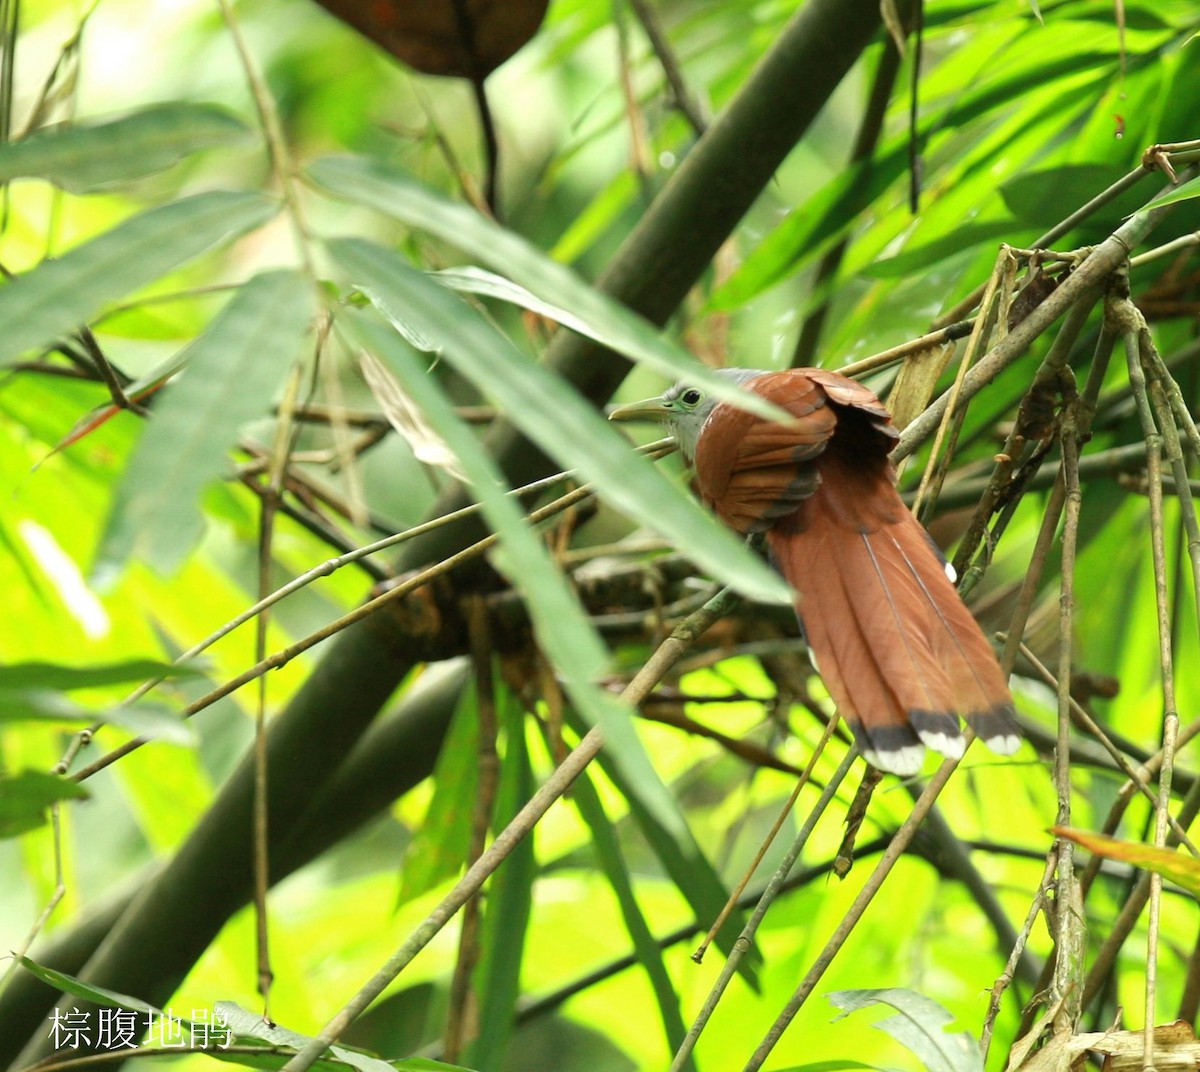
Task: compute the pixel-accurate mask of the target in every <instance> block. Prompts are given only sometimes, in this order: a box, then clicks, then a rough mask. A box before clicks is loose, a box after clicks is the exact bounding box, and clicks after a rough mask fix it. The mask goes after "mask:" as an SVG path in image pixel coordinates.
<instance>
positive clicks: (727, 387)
mask: <svg viewBox="0 0 1200 1072" xmlns="http://www.w3.org/2000/svg"><path fill="white" fill-rule="evenodd" d="M308 173H309V176H310V177H311V178H312V179H313V180H315V181H316V182H317V183H319V184H320V185H321V186H324V187H325V188H326V189H327V190H329V191H331V192H332V193H335V194H339V195H341V196H343V197H348V198H351V199H353V200H355V201H358V202H359V203H361V204H364V205H368V206H370V207H371V208H375V209H377V210H379V211H380V212H384V213H386V214H387V215H389V216H394V217H395V218H396V219H398V220H401V221H403V222H404V223H406V224H408V225H409V226H410V227H414V228H416V229H417V230H420V231H423V232H425V233H427V234H432V235H436V236H437V237H438V238H441V239H442V240H443V241H446V242H449V243H450V244H451V245H454V246H457V247H458V248H459V249H462V250H465V251H466V252H467V253H469V254H470V255H471V256H473V257H477V258H478V259H479V260H480V261H482V262H483V263H484V264H486V265H487V266H488V267H489V268H491V269H492V270H493V271H497V272H503V273H504V274H505V276H508V277H510V278H511V279H512V280H514V281H515V282H516V283H517V284H519V286H518V287H516V288H513V290H512V291H511V292H509V293H508V294H497V296H499V297H503V298H504V300H506V301H516V302H517V304H519V305H520V304H525V301H526V300H528V299H524V300H523V299H522V298H518V297H516V296H515V295H516V294H517V292H518V291H521V290H523V291H524V292H526V294H528V295H533V296H536V298H537V299H538V300H539V301H540V302H541V303H544V309H545V310H554V311H548V312H547V315H549V316H552V317H554V318H555V319H558V313H559V312H562V313H563V315H564V316H569V318H570V320H569V322H568V321H567V320H563V321H561V322H562V323H564V324H568V323H569V326H572V327H574V328H575V330H577V331H580V332H581V334H584V335H587V336H588V337H589V338H592V339H596V340H597V341H599V342H602V343H603V344H604V345H605V346H607V347H609V348H610V349H612V350H616V351H618V352H620V353H623V354H625V355H626V356H628V357H631V358H633V359H634V360H636V361H640V362H642V363H644V364H646V365H649V366H650V367H651V368H653V369H655V370H657V371H658V372H660V373H662V374H663V375H664V376H666V377H668V378H670V379H677V378H681V377H682V378H685V379H688V380H691V381H694V382H695V383H696V385H697V386H699V387H704V388H705V389H706V390H709V391H711V392H712V393H713V394H715V395H716V396H717V397H718V398H722V399H727V400H729V401H732V402H735V403H737V404H739V405H743V406H746V407H747V408H750V409H752V410H754V411H755V412H757V413H761V414H762V415H763V416H771V415H772V412H773V411H772V410H771V408H770V407H768V406H764V405H763V404H762V400H761V399H755V398H752V397H748V396H747V395H746V393H745V392H741V391H738V390H737V389H736V387H734V386H732V385H731V384H730V383H729V381H728V380H726V379H724V378H722V377H720V376H714V375H712V373H711V372H709V371H708V370H707V369H706V368H704V366H702V365H700V364H699V363H698V362H697V361H696V359H695V358H694V357H693V356H692V355H691V354H690V353H688V352H687V351H686V350H684V349H683V348H681V347H679V346H677V345H675V344H674V343H672V342H671V341H670V340H668V339H667V338H666V337H665V336H664V335H662V333H661V332H660V331H659V330H658V328H656V327H655V326H654V325H653V324H651V323H649V321H647V320H644V319H643V318H642V317H640V316H638V315H637V314H636V313H634V312H632V311H630V310H629V309H627V308H626V307H625V306H624V305H622V304H621V303H620V302H618V301H616V300H614V299H613V298H610V297H609V296H608V295H607V294H604V293H603V292H602V291H599V290H597V289H596V288H595V287H593V286H591V285H590V284H589V283H587V282H585V281H584V280H583V279H581V278H580V277H579V275H577V274H576V273H575V272H574V271H572V270H571V269H570V268H568V267H566V266H565V265H562V264H559V263H558V262H557V261H554V260H551V259H550V258H549V257H548V256H547V255H546V254H545V253H543V252H542V251H541V250H540V249H538V248H537V247H536V246H534V245H533V244H532V243H530V242H528V241H526V240H525V239H524V238H522V237H521V236H520V235H518V234H515V233H514V232H512V231H509V230H506V229H505V228H503V227H501V226H500V225H499V224H497V223H494V222H493V221H492V220H489V219H487V218H486V217H485V216H482V215H481V214H480V213H478V212H477V211H475V209H473V208H471V207H470V206H468V205H464V204H460V203H458V202H456V201H451V200H449V199H448V198H446V197H443V196H442V195H441V194H439V193H437V192H436V191H434V190H431V189H430V188H429V187H427V186H424V185H422V184H421V183H419V182H417V181H415V180H414V179H412V178H410V177H409V176H408V175H406V174H404V173H403V172H400V171H396V170H393V169H389V168H387V167H385V166H384V165H382V164H379V163H377V162H375V161H368V160H364V159H361V158H358V157H330V158H327V159H325V160H318V161H317V162H316V163H315V164H313V166H312V167H311V168H309V171H308ZM460 278H462V277H461V276H460ZM492 278H493V279H494V278H496V277H492ZM528 307H529V308H535V309H537V311H543V307H538V306H533V305H530V306H528ZM565 310H570V313H569V314H568V313H566V312H565ZM580 324H585V325H587V328H586V330H584V329H583V328H582V327H578V326H576V325H580ZM776 415H777V414H776Z"/></svg>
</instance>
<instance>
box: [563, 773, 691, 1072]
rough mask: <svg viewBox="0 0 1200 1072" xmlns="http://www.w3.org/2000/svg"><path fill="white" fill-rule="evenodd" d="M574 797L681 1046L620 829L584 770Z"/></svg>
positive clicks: (680, 1029) (673, 1002)
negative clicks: (607, 812) (627, 860)
mask: <svg viewBox="0 0 1200 1072" xmlns="http://www.w3.org/2000/svg"><path fill="white" fill-rule="evenodd" d="M571 799H572V801H574V803H575V807H576V808H578V809H579V815H580V817H581V818H582V819H583V821H584V822H585V823H587V826H588V829H589V830H590V831H591V832H592V848H593V849H594V850H595V853H596V860H597V862H598V863H599V864H600V868H601V870H602V871H603V872H604V875H605V877H606V878H607V879H608V884H609V885H610V886H611V887H612V891H613V894H614V896H615V897H616V899H617V904H618V905H619V907H620V909H621V917H622V918H623V919H624V921H625V929H626V931H627V932H628V933H629V937H630V940H631V941H632V942H633V950H634V953H635V954H636V957H637V963H638V964H639V965H641V967H642V969H643V970H644V971H645V973H646V976H647V978H648V979H649V980H650V986H651V988H652V989H653V991H654V999H655V1001H656V1002H657V1003H658V1014H659V1016H660V1017H661V1019H662V1022H663V1029H664V1031H665V1032H666V1037H667V1045H668V1047H669V1048H670V1050H671V1051H672V1052H674V1051H676V1050H678V1048H679V1045H680V1043H682V1042H683V1038H684V1035H685V1033H686V1030H687V1029H686V1027H685V1026H684V1022H683V1014H682V1012H681V1010H680V1006H679V995H678V994H676V992H675V987H674V986H673V985H672V983H671V976H670V974H669V973H668V971H667V966H666V964H665V962H664V961H663V955H662V948H661V947H660V946H659V944H658V942H657V941H655V939H654V934H653V933H652V932H651V930H650V925H649V924H648V923H647V922H646V917H645V916H644V915H643V914H642V910H641V907H640V906H639V905H638V902H637V896H636V894H635V893H634V889H633V880H632V878H631V876H630V874H629V868H628V867H627V866H626V863H625V858H624V856H623V855H622V853H621V847H620V843H619V841H618V840H617V833H616V830H615V828H614V827H613V824H612V822H611V820H610V819H609V818H608V815H607V814H605V811H604V805H603V803H602V802H601V800H600V795H599V793H597V792H596V787H595V786H594V785H593V784H592V780H591V778H590V777H589V776H588V774H587V772H586V771H585V772H584V773H583V774H581V775H580V776H579V777H578V778H577V779H576V780H575V783H574V785H573V786H572V787H571ZM694 1066H695V1065H694V1062H693V1061H690V1060H689V1062H688V1066H687V1067H689V1068H694Z"/></svg>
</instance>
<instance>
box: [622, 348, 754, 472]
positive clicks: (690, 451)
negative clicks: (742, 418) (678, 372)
mask: <svg viewBox="0 0 1200 1072" xmlns="http://www.w3.org/2000/svg"><path fill="white" fill-rule="evenodd" d="M713 371H714V372H715V373H716V374H717V375H718V376H721V377H724V378H726V379H730V380H733V381H734V382H735V383H745V382H746V381H748V380H752V379H754V377H756V376H761V375H762V372H763V370H762V369H743V368H726V369H714V370H713ZM720 401H721V400H720V399H719V398H717V397H716V396H715V395H712V394H710V393H709V392H708V391H706V390H704V389H702V388H700V387H695V386H693V385H692V384H690V383H688V382H687V381H686V380H681V381H680V382H679V383H677V384H675V386H674V387H670V388H668V389H667V390H666V391H664V392H663V393H662V394H661V395H659V396H658V397H657V398H647V399H646V400H645V401H643V402H633V403H630V404H629V405H627V406H620V407H618V408H617V409H615V410H613V412H612V413H611V414H609V420H613V421H634V420H643V421H644V420H657V421H661V422H662V423H663V424H665V425H666V426H667V427H668V428H669V429H670V431H671V434H672V435H673V436H674V437H675V439H676V441H677V442H678V443H679V449H680V450H682V451H683V453H684V456H685V457H686V458H687V459H688V460H689V461H691V459H692V458H694V457H695V456H696V441H697V440H698V439H699V438H700V431H701V429H703V427H704V422H705V421H707V420H708V415H709V414H710V413H712V411H713V407H715V406H716V405H717V403H719V402H720Z"/></svg>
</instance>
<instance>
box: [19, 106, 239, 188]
mask: <svg viewBox="0 0 1200 1072" xmlns="http://www.w3.org/2000/svg"><path fill="white" fill-rule="evenodd" d="M251 133H252V132H251V130H250V128H249V127H247V126H246V124H245V123H243V122H242V121H241V120H240V119H238V118H237V117H236V116H234V115H232V114H230V113H229V112H227V111H225V110H224V109H222V108H217V107H215V106H213V105H211V104H189V103H188V102H186V101H171V102H168V103H166V104H154V105H151V106H150V107H148V108H143V109H142V110H140V111H137V112H133V113H132V114H130V115H124V116H121V117H119V118H116V119H111V118H110V119H100V120H95V119H93V120H87V121H83V122H79V123H59V124H56V125H54V126H49V127H43V128H41V129H40V130H38V131H36V132H35V133H33V134H30V135H29V137H27V138H22V139H21V140H20V141H16V142H10V143H9V144H7V145H4V146H2V147H0V182H8V181H9V180H10V179H16V178H37V179H46V180H47V181H48V182H52V183H54V184H55V185H56V186H61V187H62V188H63V189H64V190H70V191H71V192H72V193H88V192H90V191H92V190H98V189H102V188H103V187H106V186H113V185H115V184H117V183H122V182H128V181H129V180H131V179H140V178H142V177H143V176H145V175H152V174H154V173H155V172H156V171H163V170H165V169H166V168H169V167H170V166H171V165H172V164H176V163H178V162H179V161H180V160H182V159H184V158H185V157H187V156H190V155H191V154H192V153H196V152H199V151H200V150H202V149H211V148H213V147H215V146H221V145H234V144H237V143H240V142H246V141H249V140H250V137H251Z"/></svg>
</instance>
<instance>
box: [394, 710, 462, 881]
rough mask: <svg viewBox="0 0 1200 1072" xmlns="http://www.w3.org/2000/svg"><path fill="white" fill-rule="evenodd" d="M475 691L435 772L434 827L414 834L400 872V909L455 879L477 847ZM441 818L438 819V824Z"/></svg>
mask: <svg viewBox="0 0 1200 1072" xmlns="http://www.w3.org/2000/svg"><path fill="white" fill-rule="evenodd" d="M475 703H476V699H475V690H474V689H473V688H468V689H466V690H464V691H463V694H462V698H461V700H460V701H459V703H458V705H457V708H456V710H455V712H454V717H453V719H452V720H451V722H450V729H449V731H448V732H447V734H446V740H445V743H444V744H443V745H442V748H441V751H440V752H439V753H438V758H437V764H436V765H435V767H434V769H433V778H432V782H433V797H432V799H431V800H430V801H429V807H428V809H427V811H426V814H427V815H428V816H429V821H427V822H424V823H421V824H420V825H419V826H418V827H417V829H416V830H415V831H414V832H413V839H412V841H411V842H409V845H408V849H407V851H406V852H405V854H404V866H403V868H402V869H401V871H400V894H399V898H398V900H399V903H400V904H407V903H408V902H409V901H411V900H412V899H413V898H414V897H419V896H420V895H421V894H423V893H426V892H428V891H429V890H431V889H433V888H434V887H435V886H436V885H437V884H438V883H440V882H445V881H446V880H447V879H451V878H455V877H457V876H458V874H459V873H460V872H461V871H462V869H463V866H464V865H463V860H464V859H465V858H466V856H467V850H468V848H469V847H470V844H471V818H472V813H473V808H474V804H475V798H476V795H477V791H478V786H479V722H478V719H476V717H475ZM435 817H436V818H435Z"/></svg>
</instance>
